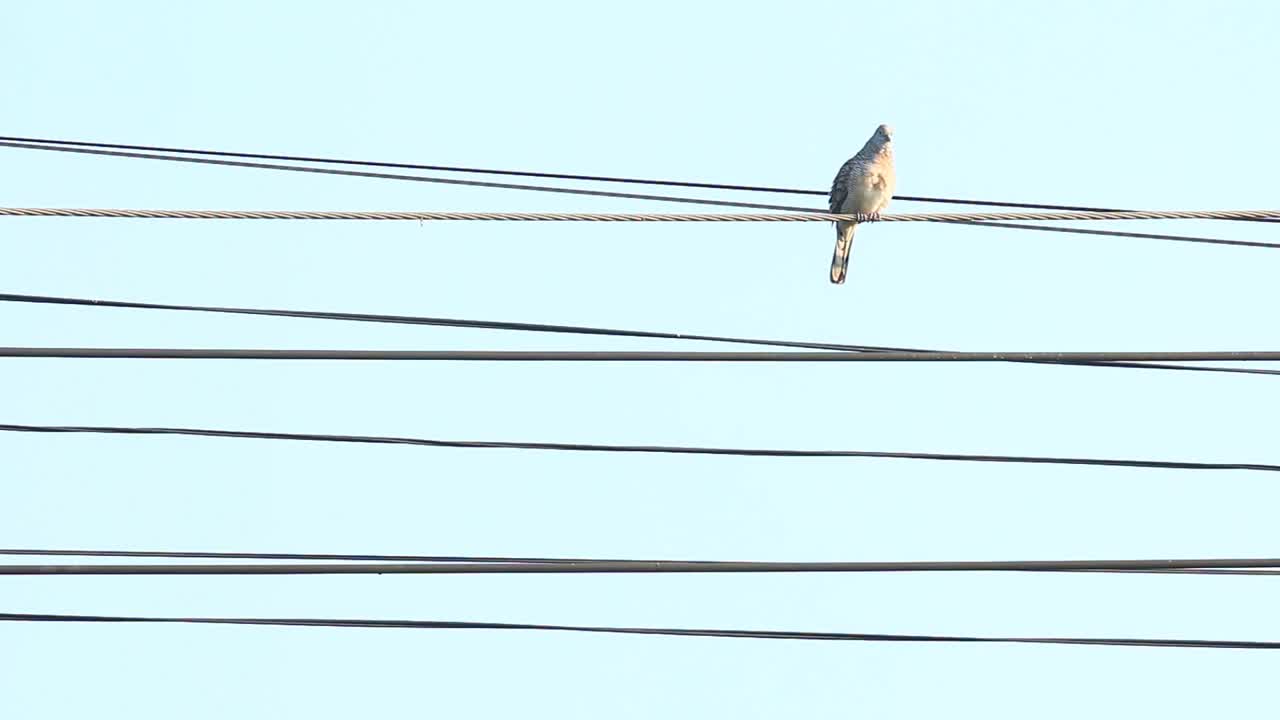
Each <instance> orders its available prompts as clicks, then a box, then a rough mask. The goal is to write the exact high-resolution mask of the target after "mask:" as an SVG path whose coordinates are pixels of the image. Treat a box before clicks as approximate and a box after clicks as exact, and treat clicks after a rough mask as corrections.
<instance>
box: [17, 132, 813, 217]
mask: <svg viewBox="0 0 1280 720" xmlns="http://www.w3.org/2000/svg"><path fill="white" fill-rule="evenodd" d="M0 147H12V148H20V149H24V150H50V151H54V152H68V153H83V154H88V155H106V156H109V157H126V158H135V159H140V160H168V161H169V162H181V163H197V164H201V165H222V166H226V167H241V168H255V169H258V170H287V171H291V172H304V173H317V174H320V175H342V176H346V177H365V178H377V179H381V180H408V181H411V182H424V183H436V184H441V185H464V186H467V187H482V188H496V189H499V190H531V191H534V192H549V193H566V194H569V195H588V196H592V197H610V198H622V199H626V200H657V201H662V202H676V203H690V204H694V205H719V206H722V207H741V208H755V209H757V210H785V211H795V212H827V208H806V207H796V206H794V205H768V204H762V203H744V202H736V201H730V200H711V199H707V198H687V197H676V196H671V195H645V194H639V193H622V192H610V191H606V190H586V189H583V188H565V187H553V186H548V185H518V184H513V183H495V182H483V181H480V180H454V179H451V178H432V177H421V176H419V175H398V174H393V173H379V172H364V171H360V170H336V169H333V168H317V167H303V166H301V165H272V164H267V163H251V162H239V161H235V160H214V159H212V158H191V157H170V156H167V155H149V154H145V153H131V152H116V151H112V150H89V149H85V148H71V147H52V146H50V147H44V146H40V145H21V144H17V143H10V142H0Z"/></svg>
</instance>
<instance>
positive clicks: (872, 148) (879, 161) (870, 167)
mask: <svg viewBox="0 0 1280 720" xmlns="http://www.w3.org/2000/svg"><path fill="white" fill-rule="evenodd" d="M895 180H896V178H895V176H894V172H893V129H892V128H890V127H889V126H888V125H881V126H880V127H878V128H876V131H875V132H874V133H873V134H872V135H871V139H870V140H867V144H866V145H863V146H862V149H861V150H859V151H858V154H857V155H854V156H853V157H851V158H849V160H848V161H846V162H845V164H844V165H842V166H841V167H840V172H838V173H836V179H835V180H834V181H833V182H832V183H831V197H830V205H829V206H830V208H831V212H833V213H863V214H867V215H872V214H875V213H879V212H881V211H882V210H884V209H885V208H886V207H888V206H889V200H890V199H891V198H892V197H893V187H894V182H895ZM855 227H857V223H851V222H838V223H836V249H835V253H834V254H832V256H831V282H833V283H836V284H840V283H843V282H844V278H845V273H846V272H847V270H848V267H849V251H850V250H851V249H852V248H853V231H854V228H855Z"/></svg>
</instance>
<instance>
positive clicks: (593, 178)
mask: <svg viewBox="0 0 1280 720" xmlns="http://www.w3.org/2000/svg"><path fill="white" fill-rule="evenodd" d="M0 141H4V142H14V143H33V144H41V145H79V146H81V147H95V148H106V149H114V150H142V151H146V152H163V153H175V154H180V155H211V156H214V157H237V158H246V159H257V160H287V161H290V162H308V163H326V164H329V165H361V166H365V167H386V168H400V169H403V170H430V171H434V172H463V173H474V174H479V175H507V176H513V177H537V178H548V179H556V180H585V181H590V182H605V183H629V184H634V185H665V186H670V187H688V188H702V189H708V190H744V191H748V192H771V193H785V194H791V195H820V196H824V197H825V196H826V195H827V194H828V191H826V190H801V189H797V188H780V187H764V186H760V185H727V184H723V183H708V182H689V181H684V180H646V179H641V178H625V177H609V176H604V175H576V174H569V173H551V172H533V171H529V170H494V169H490V168H473V167H458V166H451V165H419V164H415V163H401V162H378V161H372V160H345V159H339V158H328V157H308V156H302V155H272V154H266V153H248V152H228V151H224V150H194V149H191V148H174V147H158V146H154V145H123V144H119V143H99V142H82V141H79V140H50V139H47V138H29V137H6V136H0ZM894 199H895V200H905V201H909V202H929V203H949V204H955V205H986V206H990V207H1012V208H1035V209H1040V210H1076V211H1085V212H1114V210H1113V209H1112V208H1097V207H1082V206H1079V205H1046V204H1043V203H1017V202H1001V201H996V200H958V199H956V198H936V197H921V196H915V195H895V196H894Z"/></svg>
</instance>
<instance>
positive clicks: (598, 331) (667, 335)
mask: <svg viewBox="0 0 1280 720" xmlns="http://www.w3.org/2000/svg"><path fill="white" fill-rule="evenodd" d="M0 302H17V303H34V304H49V305H76V306H86V307H112V308H125V309H139V310H177V311H186V312H209V313H223V314H234V315H262V316H271V317H291V318H307V319H313V320H344V321H353V322H373V323H391V324H400V325H432V326H438V327H461V328H476V329H485V330H514V331H522V332H544V333H564V334H576V335H605V336H615V337H641V338H658V339H666V340H699V341H706V342H719V343H736V344H742V345H763V346H772V347H791V348H806V349H812V350H845V351H853V352H871V351H891V352H942V351H938V350H929V349H924V348H906V347H886V346H881V345H842V344H837V343H819V342H798V341H793V340H761V339H757V338H742V337H724V336H718V335H696V334H687V333H672V332H651V331H644V330H617V329H611V328H597V327H583V326H578V325H548V324H543V323H518V322H503V321H492V320H460V319H456V318H438V317H421V316H409V315H374V314H368V313H341V312H323V311H315V310H272V309H262V308H243V307H215V306H207V305H171V304H164V303H146V302H127V301H122V300H88V299H83V298H69V297H51V296H47V295H20V294H14V293H0ZM1036 364H1052V365H1084V366H1091V367H1118V368H1141V369H1147V370H1191V371H1196V372H1221V373H1242V374H1257V375H1280V370H1263V369H1256V368H1229V367H1216V366H1198V365H1173V364H1167V363H1126V362H1085V361H1072V362H1066V361H1058V360H1055V361H1037V363H1036Z"/></svg>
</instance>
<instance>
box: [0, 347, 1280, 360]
mask: <svg viewBox="0 0 1280 720" xmlns="http://www.w3.org/2000/svg"><path fill="white" fill-rule="evenodd" d="M0 357H7V358H82V359H131V360H142V359H151V360H351V361H370V360H372V361H410V360H415V361H449V362H1042V361H1046V360H1065V361H1073V360H1081V361H1091V362H1093V361H1096V362H1108V361H1113V360H1119V361H1133V362H1143V361H1147V360H1151V361H1157V362H1158V361H1183V362H1196V361H1214V360H1225V361H1236V362H1276V361H1280V350H1221V351H1199V350H1197V351H1179V352H1023V351H1014V352H999V351H978V352H952V351H947V352H942V351H929V352H860V353H851V352H843V351H841V352H767V351H761V352H709V351H701V352H685V351H669V350H659V351H652V350H314V349H313V350H283V349H278V348H99V347H0Z"/></svg>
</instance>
